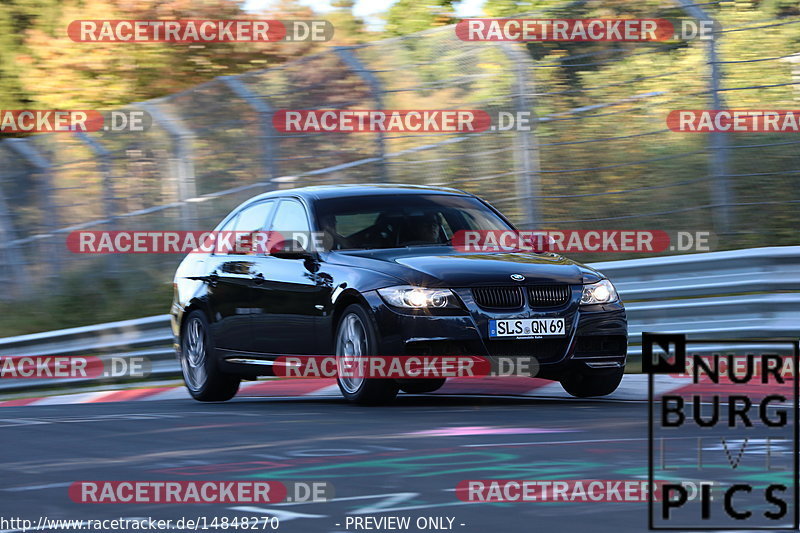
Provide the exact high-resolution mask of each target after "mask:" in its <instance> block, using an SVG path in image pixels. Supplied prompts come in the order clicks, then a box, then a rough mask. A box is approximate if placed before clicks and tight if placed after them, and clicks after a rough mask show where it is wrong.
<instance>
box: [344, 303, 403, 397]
mask: <svg viewBox="0 0 800 533" xmlns="http://www.w3.org/2000/svg"><path fill="white" fill-rule="evenodd" d="M334 343H335V348H334V349H335V351H336V356H337V358H339V357H360V356H368V355H376V354H375V351H376V349H377V346H378V334H377V328H376V327H375V325H374V323H373V320H372V318H371V317H370V316H369V314H367V312H366V311H365V310H364V308H363V307H361V306H360V305H358V304H352V305H349V306H348V307H347V308H345V310H344V312H342V316H341V319H340V320H339V325H338V326H337V328H336V337H335V338H334ZM336 383H338V385H339V390H340V391H341V392H342V396H344V397H345V399H346V400H347V401H349V402H352V403H358V404H362V405H380V404H386V403H391V402H392V401H393V400H394V399H395V397H397V391H398V390H399V387H398V386H397V383H396V382H395V381H394V380H393V379H381V378H363V377H362V378H359V377H337V378H336Z"/></svg>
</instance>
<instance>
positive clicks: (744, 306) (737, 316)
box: [0, 246, 800, 391]
mask: <svg viewBox="0 0 800 533" xmlns="http://www.w3.org/2000/svg"><path fill="white" fill-rule="evenodd" d="M590 266H592V267H595V268H597V269H599V270H601V271H602V272H603V273H604V274H605V275H607V276H608V277H609V278H610V279H611V280H612V281H613V282H614V284H615V285H616V287H617V289H618V290H619V293H620V295H621V296H622V298H623V300H624V301H625V302H626V308H627V310H628V319H629V327H630V337H631V338H630V343H631V347H630V350H629V354H630V355H632V356H636V355H637V354H640V353H641V350H640V348H639V344H640V342H641V340H640V339H641V333H642V332H643V331H658V332H663V333H669V332H674V333H686V334H687V335H688V337H689V338H690V339H691V338H692V337H705V338H718V339H720V340H723V339H726V340H736V339H745V338H750V339H753V338H766V337H796V336H798V333H799V332H800V246H786V247H771V248H751V249H746V250H734V251H726V252H711V253H703V254H692V255H681V256H669V257H657V258H647V259H632V260H625V261H608V262H603V263H593V264H591V265H590ZM742 348H749V349H758V345H757V344H752V343H750V344H746V345H745V344H743V345H742ZM708 349H709V350H712V349H713V350H718V349H720V347H716V346H709V347H708ZM10 355H18V356H19V355H31V356H33V355H97V356H99V357H101V358H102V357H111V356H114V357H135V356H144V357H148V358H149V359H150V360H151V361H152V363H153V366H152V370H153V375H155V376H158V377H176V376H177V375H178V373H179V366H178V364H177V362H176V361H175V358H174V354H173V351H172V332H171V330H170V326H169V315H156V316H150V317H145V318H139V319H134V320H124V321H120V322H110V323H106V324H96V325H92V326H84V327H79V328H70V329H63V330H57V331H48V332H44V333H34V334H31V335H21V336H17V337H7V338H3V339H0V356H10ZM75 381H80V380H30V379H29V380H24V379H13V380H0V390H6V391H10V390H15V389H16V390H19V389H28V388H38V387H45V386H57V387H64V386H68V385H69V384H70V383H73V382H75ZM93 381H94V382H97V380H96V379H95V380H93Z"/></svg>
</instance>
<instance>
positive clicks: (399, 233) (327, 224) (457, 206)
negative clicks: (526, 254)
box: [315, 194, 512, 250]
mask: <svg viewBox="0 0 800 533" xmlns="http://www.w3.org/2000/svg"><path fill="white" fill-rule="evenodd" d="M315 209H316V218H317V222H318V224H319V229H320V230H322V231H323V233H324V234H325V236H326V239H325V241H326V248H328V249H332V250H371V249H381V248H403V247H406V246H446V245H449V244H450V242H451V239H452V238H453V234H454V233H455V232H457V231H459V230H508V229H512V228H511V227H510V226H509V225H508V224H507V223H506V222H505V221H504V220H503V219H502V218H500V217H499V216H498V215H497V214H496V213H495V212H494V211H492V210H491V209H489V208H488V207H487V206H486V205H484V204H483V203H482V202H481V201H480V200H478V199H476V198H472V197H469V196H455V195H444V194H414V195H410V194H409V195H402V196H396V195H374V196H351V197H345V198H328V199H323V200H318V201H317V202H315Z"/></svg>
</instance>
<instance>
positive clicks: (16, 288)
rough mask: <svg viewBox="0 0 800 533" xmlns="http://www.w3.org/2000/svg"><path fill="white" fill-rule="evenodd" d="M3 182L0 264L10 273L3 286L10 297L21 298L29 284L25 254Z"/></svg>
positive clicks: (0, 218) (0, 220)
mask: <svg viewBox="0 0 800 533" xmlns="http://www.w3.org/2000/svg"><path fill="white" fill-rule="evenodd" d="M2 183H3V181H2V180H0V239H2V242H0V257H2V260H0V266H3V265H5V266H7V267H8V270H9V274H10V276H9V277H10V279H9V280H7V281H10V283H6V284H5V287H6V289H7V292H6V293H5V294H4V295H8V296H10V297H11V299H15V298H21V297H23V296H24V295H26V294H27V292H28V289H29V288H30V285H29V282H30V280H29V277H28V269H27V268H26V265H25V254H24V252H23V251H22V246H21V245H20V243H17V242H15V241H16V240H17V234H16V231H15V230H14V222H13V220H12V219H11V213H10V212H9V210H8V203H7V202H6V197H5V194H4V191H3V187H2V186H1V185H2Z"/></svg>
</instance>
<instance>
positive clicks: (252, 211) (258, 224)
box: [233, 201, 275, 231]
mask: <svg viewBox="0 0 800 533" xmlns="http://www.w3.org/2000/svg"><path fill="white" fill-rule="evenodd" d="M274 203H275V202H272V201H269V202H261V203H258V204H255V205H251V206H250V207H248V208H245V209H243V210H242V211H240V212H239V217H238V218H237V219H236V226H234V228H233V231H259V230H262V229H264V226H265V225H266V224H267V217H269V214H270V212H271V211H272V204H274Z"/></svg>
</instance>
